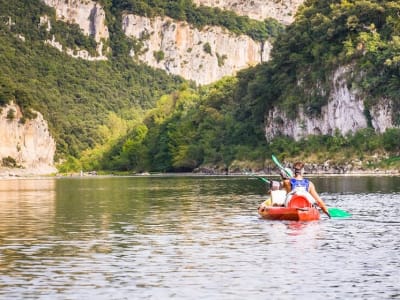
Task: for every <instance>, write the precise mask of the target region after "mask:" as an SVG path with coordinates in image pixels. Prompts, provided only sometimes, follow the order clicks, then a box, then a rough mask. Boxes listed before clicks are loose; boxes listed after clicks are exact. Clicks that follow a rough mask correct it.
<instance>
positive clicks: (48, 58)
mask: <svg viewBox="0 0 400 300" xmlns="http://www.w3.org/2000/svg"><path fill="white" fill-rule="evenodd" d="M0 9H1V11H2V16H4V15H9V16H10V20H11V24H12V25H10V26H9V25H7V23H8V21H9V19H8V18H7V19H6V21H7V22H3V20H1V22H0V53H1V55H0V104H1V105H4V104H6V103H9V102H10V101H11V100H12V101H15V102H16V103H17V104H18V105H19V106H20V107H21V109H22V111H23V113H24V118H25V119H26V118H28V119H29V118H35V117H36V115H35V114H34V113H33V111H32V110H38V111H40V112H41V113H42V114H43V115H44V118H45V119H46V120H48V121H49V123H50V130H51V133H52V135H53V136H54V137H55V139H56V143H57V158H60V157H63V156H64V155H71V156H74V157H79V155H80V153H81V152H82V151H83V150H85V149H88V148H93V147H95V146H96V145H97V144H100V143H102V142H103V140H102V137H101V136H100V135H99V133H98V126H100V125H102V124H103V122H104V119H105V118H106V117H107V115H108V114H109V112H117V113H121V112H123V111H125V110H128V109H129V108H131V107H137V108H140V107H141V108H150V107H152V106H153V105H154V103H155V101H156V99H157V98H159V97H160V95H162V94H164V93H168V92H171V91H172V90H174V89H175V87H176V86H177V85H179V84H180V83H181V82H182V79H180V78H178V77H173V76H169V75H167V74H166V73H165V72H163V71H160V70H154V69H151V68H149V67H146V66H144V65H137V64H135V63H134V62H133V61H132V60H131V59H130V58H129V57H128V56H125V57H124V58H123V57H119V56H117V57H114V58H113V59H111V60H110V61H100V62H89V61H84V60H80V59H74V58H71V57H69V56H67V55H65V54H63V53H61V52H59V51H58V50H57V49H55V48H53V47H51V46H48V45H46V44H45V42H44V41H45V40H46V39H48V38H49V35H48V34H47V33H46V30H44V28H42V27H39V26H38V24H39V20H40V17H41V16H42V15H44V14H45V15H47V16H48V17H49V19H50V21H51V24H52V30H53V31H52V32H51V33H50V34H51V35H52V34H53V33H54V35H56V36H57V33H59V34H60V36H63V37H64V38H65V39H66V40H69V41H70V42H71V44H70V45H68V46H69V47H71V48H72V46H73V45H79V47H80V48H82V47H86V46H88V45H89V44H90V43H91V42H89V44H85V43H86V42H85V41H84V40H82V39H81V38H82V37H83V35H82V33H81V32H80V30H79V29H78V28H77V27H76V26H74V25H68V24H66V23H62V22H61V23H58V22H56V21H55V14H54V10H53V9H50V8H48V7H47V6H46V5H44V4H43V3H42V2H41V1H39V0H34V1H27V0H19V1H11V2H9V1H0ZM3 12H4V15H3ZM26 16H30V17H29V18H27V17H26ZM19 36H24V37H25V41H24V40H23V39H21V38H20V37H19ZM60 38H61V37H60ZM56 39H57V41H58V37H56ZM88 39H89V40H91V39H92V38H91V37H89V38H88ZM78 40H79V41H78ZM89 40H88V41H89ZM60 41H61V40H60ZM114 42H115V41H114ZM115 43H117V42H115ZM90 45H91V44H90ZM90 45H89V46H90ZM89 46H88V47H89ZM89 48H90V47H89ZM113 53H114V52H113ZM117 53H118V51H117ZM22 121H24V120H22Z"/></svg>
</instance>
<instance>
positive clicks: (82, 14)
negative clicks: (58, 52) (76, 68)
mask: <svg viewBox="0 0 400 300" xmlns="http://www.w3.org/2000/svg"><path fill="white" fill-rule="evenodd" d="M42 1H43V2H44V3H45V4H46V5H48V6H50V7H53V8H54V9H55V10H56V18H57V19H58V20H62V21H65V22H68V23H73V24H78V25H79V27H80V28H81V29H82V30H83V32H84V33H85V34H86V35H91V36H93V37H94V39H95V41H96V42H97V52H98V54H99V55H98V56H96V57H91V56H89V55H88V53H87V51H85V50H81V51H78V54H75V55H74V56H76V57H81V58H84V59H88V60H95V59H96V60H105V59H107V58H106V57H105V56H104V52H106V51H104V50H103V45H104V44H103V42H104V41H106V40H108V38H109V33H108V27H107V26H106V14H105V12H104V9H103V7H102V6H101V5H100V4H98V3H97V2H95V1H89V0H85V1H83V0H42ZM46 21H47V20H46ZM47 26H48V27H49V26H51V25H50V24H48V25H47ZM49 44H51V45H53V46H55V47H57V48H58V49H60V47H59V45H58V44H56V42H55V41H54V40H53V41H49ZM61 49H62V48H61ZM67 53H68V54H70V55H71V54H72V53H73V51H72V50H69V51H67Z"/></svg>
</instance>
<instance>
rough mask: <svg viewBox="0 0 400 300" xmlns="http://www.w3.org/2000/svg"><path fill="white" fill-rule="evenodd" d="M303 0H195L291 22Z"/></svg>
mask: <svg viewBox="0 0 400 300" xmlns="http://www.w3.org/2000/svg"><path fill="white" fill-rule="evenodd" d="M303 2H304V1H303V0H279V1H275V0H252V1H249V0H193V3H195V4H196V5H204V6H211V7H219V8H221V9H225V10H231V11H234V12H235V13H237V14H238V15H242V16H248V17H249V18H252V19H256V20H264V19H266V18H273V19H276V20H278V21H280V22H281V23H283V24H290V23H292V22H293V20H294V15H295V14H296V11H297V9H298V7H299V6H300V4H302V3H303Z"/></svg>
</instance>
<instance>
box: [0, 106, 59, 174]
mask: <svg viewBox="0 0 400 300" xmlns="http://www.w3.org/2000/svg"><path fill="white" fill-rule="evenodd" d="M36 114H37V117H36V118H35V119H32V120H26V122H25V124H22V123H21V118H22V117H23V115H22V113H21V110H20V109H19V107H18V106H17V105H15V104H14V103H11V104H8V105H6V106H5V107H1V108H0V159H1V160H0V168H4V167H7V166H10V165H9V164H10V163H11V164H12V163H15V164H16V165H17V166H19V167H20V168H22V169H24V171H23V172H22V173H24V174H27V173H29V172H32V173H34V174H50V173H53V172H56V169H55V167H54V162H53V160H54V153H55V150H56V144H55V142H54V139H53V138H52V137H51V135H50V133H49V130H48V126H47V122H46V121H45V120H44V119H43V116H42V115H41V114H40V113H36ZM3 160H4V161H3ZM7 161H8V163H9V164H7V163H6V162H7ZM16 170H18V169H16Z"/></svg>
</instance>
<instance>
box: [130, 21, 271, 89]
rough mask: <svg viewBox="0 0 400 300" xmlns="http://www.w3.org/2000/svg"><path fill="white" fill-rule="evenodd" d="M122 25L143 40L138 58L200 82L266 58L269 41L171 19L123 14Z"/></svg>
mask: <svg viewBox="0 0 400 300" xmlns="http://www.w3.org/2000/svg"><path fill="white" fill-rule="evenodd" d="M122 28H123V30H124V32H125V34H126V35H127V36H129V37H132V38H135V39H136V40H138V41H140V42H142V43H143V47H141V49H140V51H137V52H138V53H135V52H134V51H132V53H131V54H132V56H136V57H138V58H139V59H140V60H141V61H143V62H146V64H148V65H150V66H153V67H156V68H160V69H164V70H165V71H167V72H169V73H171V74H175V75H181V76H182V77H184V78H186V79H189V80H193V81H195V82H197V83H199V84H208V83H211V82H214V81H216V80H218V79H220V78H222V77H223V76H226V75H234V74H235V73H236V72H237V71H238V70H241V69H243V68H246V67H249V66H252V65H255V64H258V63H261V62H263V61H267V60H269V54H270V50H271V44H270V43H269V42H264V43H260V42H256V41H254V40H252V39H251V38H249V37H248V36H246V35H235V34H232V33H230V32H229V31H227V30H225V29H223V28H221V27H215V26H214V27H211V26H207V27H205V28H203V29H202V30H199V29H197V28H194V27H193V26H191V25H190V24H188V23H186V22H176V21H174V20H173V19H170V18H167V17H165V18H161V17H156V18H154V19H149V18H146V17H141V16H136V15H131V14H129V15H125V16H124V17H123V24H122Z"/></svg>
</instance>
